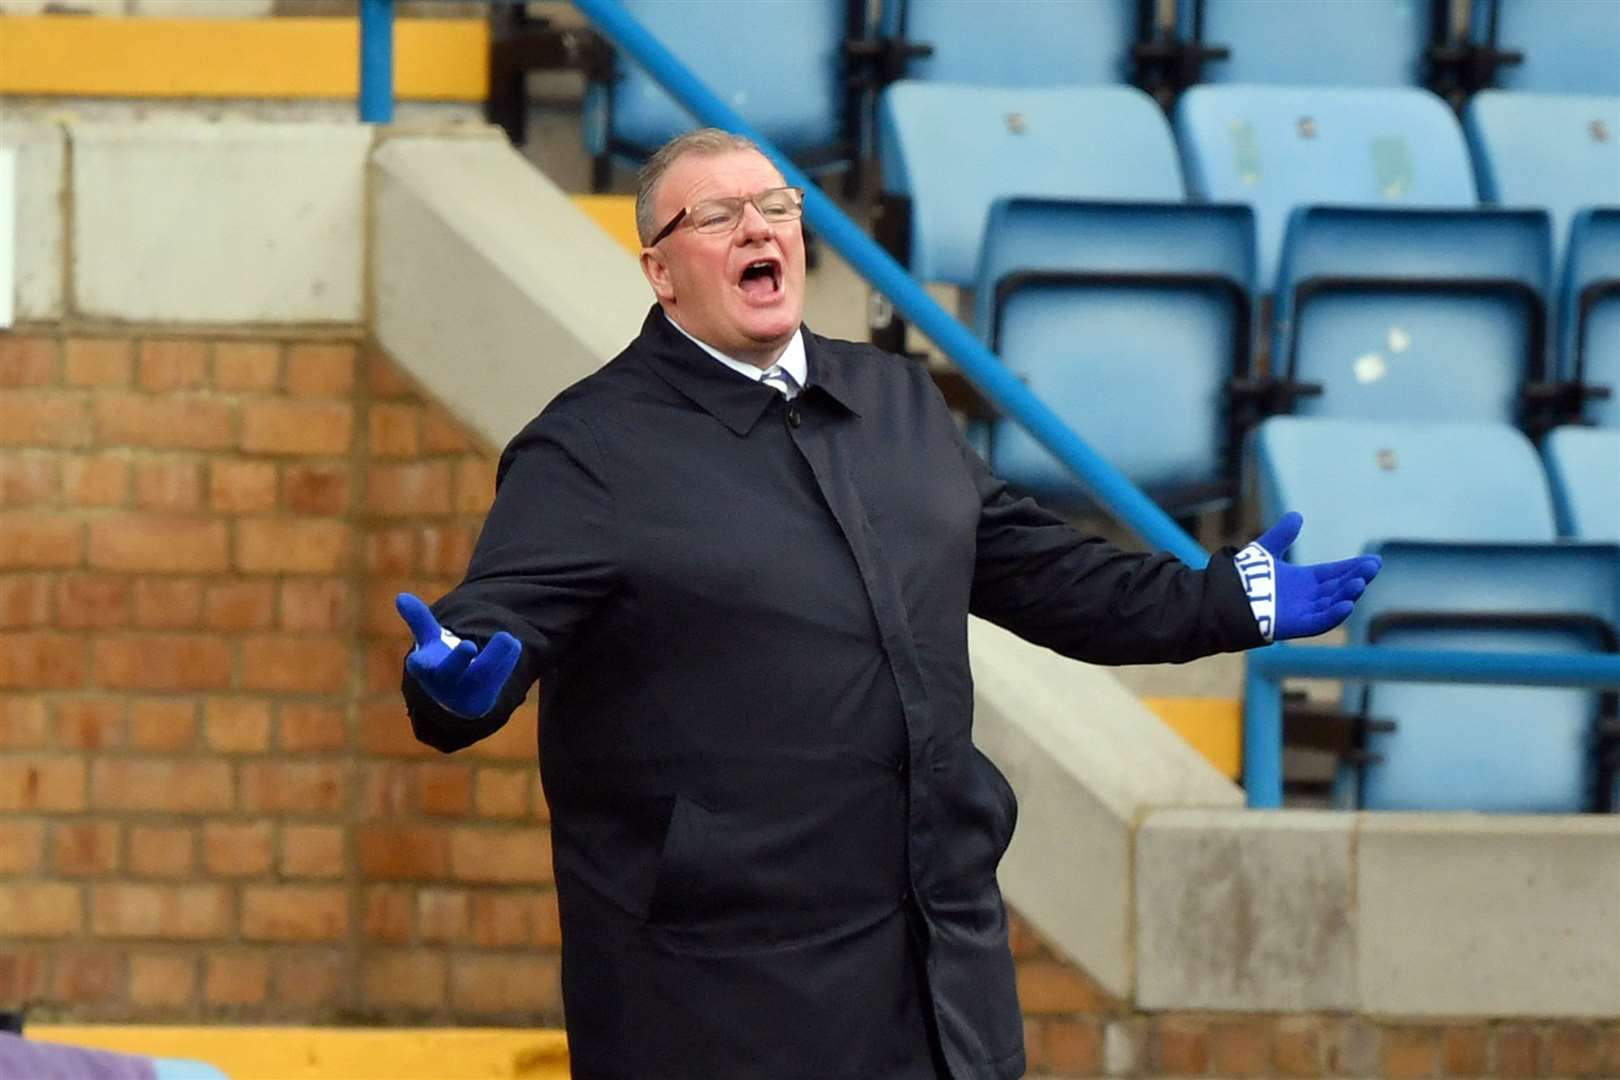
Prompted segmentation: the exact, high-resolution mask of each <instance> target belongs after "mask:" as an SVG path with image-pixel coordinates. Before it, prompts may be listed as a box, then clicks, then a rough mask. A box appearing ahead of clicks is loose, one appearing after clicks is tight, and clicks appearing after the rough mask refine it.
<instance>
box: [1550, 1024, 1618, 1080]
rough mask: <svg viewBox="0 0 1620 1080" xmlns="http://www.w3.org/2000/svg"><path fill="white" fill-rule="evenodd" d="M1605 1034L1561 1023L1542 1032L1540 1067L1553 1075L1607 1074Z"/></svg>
mask: <svg viewBox="0 0 1620 1080" xmlns="http://www.w3.org/2000/svg"><path fill="white" fill-rule="evenodd" d="M1604 1049H1605V1047H1604V1042H1603V1035H1602V1032H1601V1031H1600V1030H1599V1029H1598V1028H1596V1027H1593V1026H1591V1025H1589V1024H1573V1023H1564V1024H1558V1025H1557V1026H1555V1027H1552V1028H1551V1029H1549V1030H1547V1031H1545V1032H1543V1033H1542V1037H1541V1068H1542V1069H1543V1070H1544V1071H1545V1072H1546V1073H1548V1074H1550V1075H1553V1076H1581V1077H1600V1076H1603V1075H1604V1072H1603V1059H1604Z"/></svg>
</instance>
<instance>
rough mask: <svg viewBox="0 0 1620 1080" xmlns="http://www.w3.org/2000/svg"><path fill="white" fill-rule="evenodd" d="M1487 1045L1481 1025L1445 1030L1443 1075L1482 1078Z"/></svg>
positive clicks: (1484, 1030)
mask: <svg viewBox="0 0 1620 1080" xmlns="http://www.w3.org/2000/svg"><path fill="white" fill-rule="evenodd" d="M1489 1044H1490V1037H1489V1032H1487V1030H1486V1029H1485V1028H1484V1027H1483V1026H1481V1025H1477V1024H1476V1025H1471V1026H1468V1027H1451V1028H1447V1029H1446V1030H1445V1032H1444V1033H1443V1034H1442V1035H1441V1041H1440V1055H1441V1061H1442V1063H1443V1064H1444V1066H1445V1075H1447V1076H1484V1075H1485V1069H1486V1065H1485V1061H1486V1052H1487V1050H1489ZM1313 1075H1315V1074H1313Z"/></svg>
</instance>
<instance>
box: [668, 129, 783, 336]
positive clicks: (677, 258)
mask: <svg viewBox="0 0 1620 1080" xmlns="http://www.w3.org/2000/svg"><path fill="white" fill-rule="evenodd" d="M784 186H786V181H784V180H783V179H782V174H781V173H779V172H778V171H777V170H776V167H775V166H774V165H772V164H771V163H770V160H769V159H768V158H766V157H765V155H764V154H762V153H760V152H759V150H758V148H756V147H755V146H754V144H753V143H752V142H750V141H748V140H747V139H744V138H742V137H741V136H737V135H732V134H730V133H729V132H724V131H719V130H717V129H715V128H703V129H700V130H698V131H692V132H688V133H687V134H685V135H681V136H678V137H677V138H675V139H673V140H671V141H670V142H669V143H668V144H666V145H665V146H664V147H663V148H662V149H660V150H659V151H658V152H657V153H656V154H654V155H653V156H652V158H651V159H650V160H649V161H648V162H647V165H646V167H645V168H643V169H642V170H641V177H640V183H639V185H638V188H637V192H636V231H637V232H638V233H639V234H640V236H641V242H642V244H643V245H644V246H643V248H642V251H641V271H642V273H644V274H646V275H647V281H648V282H649V283H650V284H651V285H652V288H653V292H654V293H655V294H657V296H658V302H659V304H660V305H662V306H663V309H664V311H665V312H666V313H667V314H668V315H669V316H670V317H671V318H673V319H674V320H675V321H676V322H678V323H679V324H680V325H681V327H682V328H683V329H684V330H685V331H686V332H687V333H689V334H691V335H692V336H693V337H695V338H697V339H698V340H700V341H703V342H707V343H708V344H709V345H712V346H714V347H715V348H716V349H718V350H720V351H721V352H723V353H725V354H726V355H727V356H732V357H735V358H737V359H738V360H743V361H746V362H749V363H755V364H758V365H760V366H761V367H765V366H768V365H770V364H771V363H772V362H774V361H775V360H776V358H777V357H778V356H780V355H781V353H782V349H783V348H785V347H786V345H787V343H788V341H789V339H791V338H792V336H793V333H794V331H796V330H797V329H798V328H799V322H800V320H801V319H802V318H803V317H804V234H803V233H802V232H801V231H800V228H799V220H798V214H797V212H796V209H797V203H796V201H794V202H793V204H792V207H793V209H792V211H790V210H789V209H788V205H787V204H786V203H784V202H783V200H784V199H793V200H796V195H792V196H783V195H775V196H767V197H764V198H761V197H760V196H762V195H764V193H767V192H772V191H775V190H776V189H779V188H782V187H784ZM728 199H729V200H733V202H732V204H731V205H730V206H729V207H728V206H727V205H726V203H725V202H724V200H728ZM738 199H742V200H745V201H744V202H743V203H742V207H741V216H740V218H737V219H736V220H735V224H734V225H732V226H731V227H726V226H727V219H728V217H730V216H732V215H730V214H728V211H730V210H734V209H735V207H736V202H735V200H738ZM759 204H763V206H764V210H763V211H762V209H761V205H759ZM700 211H703V212H700ZM767 213H770V214H772V216H773V219H767V217H766V214H767ZM678 215H684V216H682V217H681V218H680V221H679V222H677V223H676V225H675V227H674V228H673V229H672V230H670V231H669V232H668V233H667V234H666V235H664V236H663V237H661V238H660V237H659V233H660V232H661V231H663V230H664V229H665V228H666V227H667V226H668V224H669V223H670V222H671V221H674V220H675V218H676V217H677V216H678ZM710 229H716V231H709V230H710Z"/></svg>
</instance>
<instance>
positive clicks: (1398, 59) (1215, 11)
mask: <svg viewBox="0 0 1620 1080" xmlns="http://www.w3.org/2000/svg"><path fill="white" fill-rule="evenodd" d="M1439 2H1441V3H1444V2H1445V0H1439ZM1200 8H1201V9H1202V11H1200V10H1199V9H1200ZM1180 9H1181V18H1180V25H1181V26H1183V27H1189V28H1190V27H1193V26H1194V25H1195V23H1196V22H1199V21H1201V27H1200V29H1201V38H1200V40H1201V41H1202V42H1203V43H1204V44H1206V45H1209V46H1211V47H1220V48H1225V49H1226V50H1227V51H1228V55H1227V56H1226V57H1225V58H1224V59H1210V60H1207V61H1206V62H1205V63H1204V66H1203V72H1202V79H1203V81H1205V82H1211V83H1272V84H1278V83H1281V84H1290V85H1306V86H1420V85H1422V84H1423V82H1424V78H1425V74H1426V67H1427V64H1426V59H1425V54H1426V51H1427V49H1428V46H1429V43H1430V41H1431V40H1432V37H1433V21H1434V11H1433V5H1432V4H1431V3H1429V2H1427V0H1265V2H1264V3H1256V2H1255V0H1180ZM1200 16H1201V19H1200ZM1189 32H1190V31H1189Z"/></svg>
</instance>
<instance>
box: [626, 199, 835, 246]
mask: <svg viewBox="0 0 1620 1080" xmlns="http://www.w3.org/2000/svg"><path fill="white" fill-rule="evenodd" d="M778 191H791V192H793V194H794V195H795V196H796V197H797V200H798V201H797V203H796V204H795V205H796V206H797V207H798V211H799V213H798V215H797V216H795V217H791V218H789V219H788V220H789V221H797V220H799V218H801V217H803V216H804V188H802V187H794V186H793V185H792V184H784V185H782V186H781V187H773V188H766V189H765V190H764V191H756V192H754V193H753V194H752V195H728V196H726V197H725V198H720V199H704V200H703V202H699V203H695V204H693V206H683V207H681V212H680V213H678V214H676V215H675V216H674V217H672V218H670V219H669V224H668V225H665V226H664V227H663V228H662V229H659V230H658V235H657V236H655V237H653V238H652V239H651V240H649V241H648V242H647V246H648V247H657V246H658V245H659V243H660V242H661V241H662V240H664V239H665V238H666V237H668V236H669V235H670V234H671V233H673V232H674V231H675V229H676V228H677V227H678V226H679V225H680V223H681V222H683V221H685V220H686V217H687V215H688V214H690V213H691V212H692V210H693V209H694V207H696V206H702V205H703V204H704V203H736V204H737V221H736V224H734V225H732V226H731V228H730V229H727V230H726V232H727V233H731V232H734V231H736V228H737V226H738V225H741V224H742V211H743V209H744V207H747V206H752V207H753V208H754V209H755V210H758V211H759V216H760V217H765V211H764V210H763V209H761V208H760V205H759V200H760V199H762V198H764V197H765V196H767V195H774V194H775V193H776V192H778ZM766 220H767V221H769V220H770V219H769V218H766ZM709 235H711V236H718V235H720V234H719V233H710V234H709Z"/></svg>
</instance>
